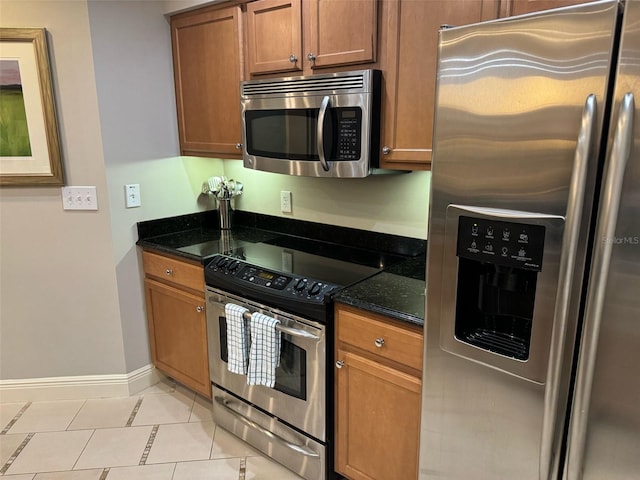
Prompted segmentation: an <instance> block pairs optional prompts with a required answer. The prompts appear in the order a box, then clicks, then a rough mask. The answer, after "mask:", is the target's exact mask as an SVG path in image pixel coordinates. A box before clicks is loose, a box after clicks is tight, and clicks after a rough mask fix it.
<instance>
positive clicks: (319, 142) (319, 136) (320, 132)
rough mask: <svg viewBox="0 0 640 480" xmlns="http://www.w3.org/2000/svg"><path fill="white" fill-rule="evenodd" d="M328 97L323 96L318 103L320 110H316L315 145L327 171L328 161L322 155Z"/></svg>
mask: <svg viewBox="0 0 640 480" xmlns="http://www.w3.org/2000/svg"><path fill="white" fill-rule="evenodd" d="M329 101H330V98H329V97H328V96H325V97H324V98H323V99H322V103H321V104H320V111H319V112H318V126H317V132H316V146H317V149H318V157H319V158H320V164H321V165H322V169H323V170H324V171H325V172H328V171H329V162H327V157H325V155H324V141H323V139H324V118H325V116H326V115H327V109H328V108H329V106H330V105H329Z"/></svg>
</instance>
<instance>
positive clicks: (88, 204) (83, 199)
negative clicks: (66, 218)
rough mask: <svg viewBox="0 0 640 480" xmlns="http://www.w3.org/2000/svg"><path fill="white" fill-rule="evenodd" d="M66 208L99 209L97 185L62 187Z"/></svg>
mask: <svg viewBox="0 0 640 480" xmlns="http://www.w3.org/2000/svg"><path fill="white" fill-rule="evenodd" d="M62 208H63V209H64V210H98V194H97V192H96V187H91V186H87V187H62Z"/></svg>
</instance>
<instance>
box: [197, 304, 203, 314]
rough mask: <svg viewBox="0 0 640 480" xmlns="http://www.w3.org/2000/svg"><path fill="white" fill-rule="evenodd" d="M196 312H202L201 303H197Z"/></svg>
mask: <svg viewBox="0 0 640 480" xmlns="http://www.w3.org/2000/svg"><path fill="white" fill-rule="evenodd" d="M196 312H198V313H202V312H204V307H203V306H202V305H198V306H197V307H196Z"/></svg>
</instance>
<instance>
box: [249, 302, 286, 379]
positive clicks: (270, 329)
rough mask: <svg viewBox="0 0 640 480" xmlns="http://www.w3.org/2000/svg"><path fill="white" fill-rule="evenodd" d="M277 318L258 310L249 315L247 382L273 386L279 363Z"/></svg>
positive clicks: (278, 321)
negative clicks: (249, 335) (249, 344)
mask: <svg viewBox="0 0 640 480" xmlns="http://www.w3.org/2000/svg"><path fill="white" fill-rule="evenodd" d="M279 323H280V320H278V319H277V318H273V317H269V316H268V315H264V314H262V313H259V312H255V313H253V314H252V315H251V349H250V350H249V371H248V373H247V384H249V385H264V386H265V387H270V388H273V386H274V385H275V383H276V367H277V366H278V365H280V337H281V335H280V331H278V330H276V326H277V325H278V324H279Z"/></svg>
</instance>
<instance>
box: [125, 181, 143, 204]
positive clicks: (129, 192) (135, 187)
mask: <svg viewBox="0 0 640 480" xmlns="http://www.w3.org/2000/svg"><path fill="white" fill-rule="evenodd" d="M124 195H125V206H126V207H127V208H135V207H139V206H140V205H142V201H141V199H140V184H139V183H130V184H128V185H125V186H124Z"/></svg>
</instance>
